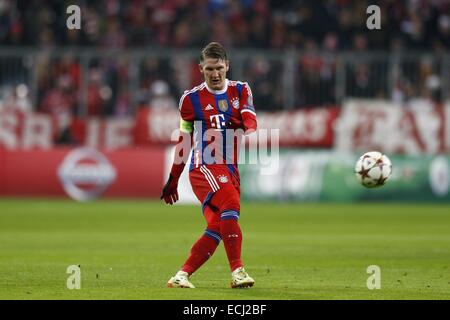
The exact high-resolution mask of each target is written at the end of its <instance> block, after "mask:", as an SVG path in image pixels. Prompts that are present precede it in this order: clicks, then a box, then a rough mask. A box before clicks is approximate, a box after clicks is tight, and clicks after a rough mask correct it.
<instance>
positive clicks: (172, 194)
mask: <svg viewBox="0 0 450 320" xmlns="http://www.w3.org/2000/svg"><path fill="white" fill-rule="evenodd" d="M177 188H178V178H174V177H173V176H172V175H170V176H169V179H168V180H167V182H166V185H165V186H164V188H163V190H162V194H161V199H164V201H165V202H166V203H167V204H170V205H172V204H174V203H175V202H177V201H178V191H177Z"/></svg>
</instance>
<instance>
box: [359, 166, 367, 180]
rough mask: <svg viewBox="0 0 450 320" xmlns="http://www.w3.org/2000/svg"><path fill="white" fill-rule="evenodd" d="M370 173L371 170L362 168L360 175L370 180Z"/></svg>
mask: <svg viewBox="0 0 450 320" xmlns="http://www.w3.org/2000/svg"><path fill="white" fill-rule="evenodd" d="M369 171H370V168H369V169H364V168H361V170H360V171H359V172H358V173H359V174H360V175H361V177H362V178H363V179H364V178H369Z"/></svg>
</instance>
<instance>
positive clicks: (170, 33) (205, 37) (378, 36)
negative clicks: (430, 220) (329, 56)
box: [0, 0, 450, 50]
mask: <svg viewBox="0 0 450 320" xmlns="http://www.w3.org/2000/svg"><path fill="white" fill-rule="evenodd" d="M71 4H78V5H79V6H80V8H81V15H82V19H81V20H82V21H81V23H82V26H81V30H68V29H67V28H66V19H67V17H68V14H67V13H66V8H67V6H69V5H71ZM372 4H376V5H378V6H379V7H380V9H381V20H382V21H381V25H382V28H381V30H377V31H375V32H374V31H371V30H368V29H367V28H366V20H367V17H368V14H367V13H366V9H367V7H368V6H369V5H372ZM449 33H450V2H449V1H448V0H379V1H368V0H324V1H315V0H303V1H301V0H284V1H278V0H131V1H126V0H99V1H87V0H86V1H74V0H71V1H62V0H47V1H43V0H0V43H2V44H3V45H21V46H22V45H31V46H40V47H48V46H102V47H114V48H117V47H119V48H123V47H148V46H151V47H155V46H161V47H176V48H179V47H183V48H184V47H200V46H203V45H204V44H205V43H206V42H208V41H211V40H215V41H219V42H221V43H223V44H224V45H225V46H227V47H238V48H242V47H245V48H287V47H294V48H299V49H301V48H306V47H307V45H308V41H309V40H312V41H314V42H315V43H316V44H317V45H318V46H319V47H320V48H321V49H325V50H342V49H352V48H354V47H357V46H358V41H361V40H360V37H363V38H364V41H366V42H367V43H368V49H386V48H394V47H399V46H403V47H407V48H416V49H429V48H442V47H445V48H449V46H450V41H449Z"/></svg>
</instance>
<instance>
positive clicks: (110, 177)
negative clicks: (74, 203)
mask: <svg viewBox="0 0 450 320" xmlns="http://www.w3.org/2000/svg"><path fill="white" fill-rule="evenodd" d="M164 161H165V149H164V148H146V149H136V150H134V149H133V150H117V151H103V152H102V151H99V150H96V149H93V148H76V149H70V148H55V149H53V150H51V151H39V150H34V151H5V150H0V196H70V197H72V198H74V199H76V200H79V201H86V200H90V199H94V198H97V197H100V196H104V197H142V198H155V197H157V196H159V195H160V192H161V186H162V184H163V180H164V177H163V174H164Z"/></svg>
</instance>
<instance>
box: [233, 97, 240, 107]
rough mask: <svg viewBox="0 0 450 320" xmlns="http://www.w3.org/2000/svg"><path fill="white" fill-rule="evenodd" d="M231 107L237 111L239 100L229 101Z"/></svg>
mask: <svg viewBox="0 0 450 320" xmlns="http://www.w3.org/2000/svg"><path fill="white" fill-rule="evenodd" d="M231 105H232V106H233V108H235V109H239V98H233V99H231Z"/></svg>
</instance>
